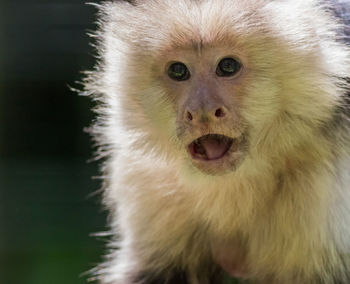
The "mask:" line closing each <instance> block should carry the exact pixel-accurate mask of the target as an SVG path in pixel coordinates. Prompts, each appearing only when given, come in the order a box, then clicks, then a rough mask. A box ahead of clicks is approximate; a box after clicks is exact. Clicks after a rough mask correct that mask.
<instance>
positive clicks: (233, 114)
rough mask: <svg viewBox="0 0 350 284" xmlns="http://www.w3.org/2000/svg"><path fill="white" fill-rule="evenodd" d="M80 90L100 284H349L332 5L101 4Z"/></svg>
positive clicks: (343, 105)
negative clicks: (100, 216)
mask: <svg viewBox="0 0 350 284" xmlns="http://www.w3.org/2000/svg"><path fill="white" fill-rule="evenodd" d="M98 8H99V12H98V19H99V20H98V28H97V31H96V32H95V33H94V38H95V39H96V42H97V58H98V60H97V63H96V67H95V68H94V69H93V70H92V71H90V72H88V73H87V76H86V77H85V79H84V81H83V83H84V91H83V92H85V93H86V94H88V95H91V97H92V98H93V100H94V101H96V107H95V109H94V111H95V112H96V113H97V119H96V121H95V122H94V123H93V125H92V126H91V132H92V135H93V139H94V140H95V142H96V144H97V145H98V146H97V151H96V152H97V154H96V155H97V158H101V159H102V162H101V172H102V176H103V204H104V206H105V207H106V208H107V209H108V211H109V214H110V217H109V226H110V231H111V234H112V237H111V240H110V243H109V246H108V253H107V255H106V256H105V261H104V263H103V264H101V265H100V266H98V267H97V268H96V272H95V275H94V277H95V278H96V279H97V280H98V281H100V283H103V284H153V283H189V284H196V283H200V284H206V283H208V284H209V283H214V284H215V283H222V282H223V281H224V279H226V278H225V277H227V275H228V276H230V277H235V278H239V279H242V280H244V281H245V280H248V281H251V282H250V283H258V284H266V283H269V284H292V283H293V284H295V283H298V284H340V283H343V284H345V283H350V131H349V130H350V121H349V97H348V93H349V80H348V78H349V74H350V72H349V71H350V50H349V47H348V45H347V42H346V40H345V33H344V31H345V28H346V25H345V24H344V21H342V19H341V16H339V15H340V14H339V11H341V10H339V9H338V8H339V6H336V5H335V1H320V0H245V1H241V0H230V1H220V0H178V1H170V0H147V1H146V0H132V1H121V0H119V1H117V0H115V1H106V2H103V3H102V4H99V5H98Z"/></svg>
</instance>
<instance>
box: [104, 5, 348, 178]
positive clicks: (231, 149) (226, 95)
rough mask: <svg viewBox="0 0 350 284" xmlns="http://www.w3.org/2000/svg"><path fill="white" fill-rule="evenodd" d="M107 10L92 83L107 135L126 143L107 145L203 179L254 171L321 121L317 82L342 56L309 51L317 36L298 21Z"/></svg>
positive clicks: (241, 9)
mask: <svg viewBox="0 0 350 284" xmlns="http://www.w3.org/2000/svg"><path fill="white" fill-rule="evenodd" d="M117 2H118V4H116V9H115V10H113V11H112V12H109V13H110V14H109V17H110V18H111V19H113V20H112V21H111V23H110V24H109V25H107V26H106V27H105V29H106V32H107V35H108V36H107V37H106V38H107V40H106V42H105V43H104V48H105V50H106V54H105V55H104V63H105V65H106V66H104V68H101V70H103V71H104V73H105V77H104V78H103V79H104V80H105V81H104V83H103V82H102V83H103V84H104V88H106V89H108V90H107V91H106V93H107V94H108V96H106V97H107V104H106V106H107V107H109V106H112V109H113V112H111V111H110V108H107V110H106V115H107V117H109V116H110V117H111V120H107V124H108V125H107V126H108V127H109V126H110V125H112V126H113V125H114V124H118V123H119V122H121V124H122V128H123V129H127V130H128V134H129V133H131V135H119V132H118V131H112V132H113V133H118V135H115V136H113V137H111V141H112V142H111V144H113V143H115V142H116V141H117V142H118V143H116V145H117V147H120V145H126V144H128V145H129V144H130V145H131V144H133V146H134V147H133V148H132V151H135V150H140V149H141V150H142V151H143V153H146V154H150V155H151V154H154V153H156V155H162V154H165V155H164V156H165V157H171V158H172V161H174V160H176V161H177V162H178V161H180V163H182V161H184V162H185V163H186V165H188V164H190V165H191V167H192V165H193V166H194V167H195V168H196V169H198V170H199V171H201V172H203V173H205V174H210V175H220V174H224V173H227V172H235V171H236V170H237V169H242V172H243V170H246V171H247V169H248V170H250V171H252V172H263V171H262V168H263V167H266V168H267V167H270V166H271V165H273V167H275V168H277V162H280V163H281V164H283V163H284V162H283V159H282V158H281V157H284V156H288V155H289V154H290V152H291V151H293V149H296V148H298V147H299V148H300V147H302V146H301V145H302V144H303V143H304V142H305V141H307V140H308V139H310V138H309V134H310V133H311V132H312V131H314V129H315V126H316V127H318V126H319V125H322V123H323V122H324V121H327V120H328V119H329V118H330V116H331V113H330V112H329V105H332V104H333V101H334V100H335V97H334V95H333V94H334V91H333V90H332V88H333V86H334V84H333V83H330V80H331V78H332V77H334V76H333V75H332V76H329V75H327V74H331V73H330V71H329V70H330V68H333V67H332V66H339V65H340V64H338V61H337V60H343V59H342V58H343V57H341V56H338V55H337V54H338V51H337V50H338V49H337V48H335V47H333V45H334V43H333V42H334V40H333V39H332V41H331V42H332V44H331V45H330V46H332V48H331V49H329V48H328V47H327V46H328V45H327V44H324V45H320V44H319V42H318V39H317V38H318V37H317V36H315V33H317V28H311V29H306V30H302V31H299V29H300V27H306V26H310V25H309V24H310V23H304V22H303V19H304V17H303V16H302V15H300V17H294V16H293V17H292V19H289V17H288V15H285V14H283V15H280V13H279V11H282V10H283V11H289V8H288V9H287V8H285V7H284V8H283V9H280V8H278V7H279V6H280V5H284V4H283V3H282V2H279V1H233V2H232V1H176V2H169V1H150V2H147V1H145V2H142V3H143V4H141V3H140V4H137V5H135V6H134V5H130V4H127V3H126V2H119V1H117ZM136 2H137V1H136ZM136 2H135V3H136ZM122 3H123V4H122ZM149 3H151V5H149ZM170 3H171V5H170ZM288 3H289V4H288V5H290V6H291V7H293V2H288ZM300 3H301V2H300ZM120 5H123V6H125V7H124V10H119V9H120V8H121V7H119V6H120ZM158 6H159V7H158ZM275 6H277V8H276V7H275ZM121 11H122V12H121ZM159 11H162V13H159ZM124 12H125V13H124ZM288 13H289V12H288ZM272 15H274V16H272ZM294 19H299V20H300V21H301V22H300V23H298V22H294V21H293V20H294ZM280 23H283V24H280ZM101 51H102V52H104V49H101ZM339 54H341V52H339ZM321 57H322V58H321ZM323 57H324V58H323ZM333 61H334V62H333ZM324 62H328V64H324ZM339 62H340V61H339ZM341 65H343V63H341ZM332 70H333V71H334V70H335V68H333V69H332ZM333 71H332V72H333ZM334 72H335V71H334ZM338 73H339V77H342V76H343V75H342V74H345V73H346V72H345V71H342V70H340V71H339V72H338ZM338 73H337V74H338ZM332 74H333V73H332ZM99 78H100V77H98V79H99ZM109 88H111V91H109ZM114 94H116V95H114ZM116 98H118V99H116ZM310 105H312V108H311V107H310ZM116 120H118V121H117V122H116ZM110 121H112V122H110ZM108 130H109V129H108ZM118 130H119V128H118ZM134 134H136V135H134ZM111 136H112V135H111ZM121 139H122V141H120V140H121ZM131 140H132V141H131ZM130 141H131V142H130ZM133 142H135V143H133ZM174 157H175V159H173V158H174ZM237 172H238V171H237ZM237 172H236V173H237Z"/></svg>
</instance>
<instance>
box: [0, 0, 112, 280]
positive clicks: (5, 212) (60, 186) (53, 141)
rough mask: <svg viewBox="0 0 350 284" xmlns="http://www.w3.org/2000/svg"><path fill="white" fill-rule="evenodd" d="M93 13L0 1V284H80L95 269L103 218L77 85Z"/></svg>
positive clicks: (65, 2)
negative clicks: (87, 273) (71, 88)
mask: <svg viewBox="0 0 350 284" xmlns="http://www.w3.org/2000/svg"><path fill="white" fill-rule="evenodd" d="M95 13H96V9H95V8H94V7H93V6H91V5H86V4H85V3H84V2H82V1H79V0H50V1H49V0H47V1H40V0H39V1H34V0H26V1H24V0H22V1H19V0H16V1H14V0H12V1H11V0H1V1H0V284H55V283H57V284H63V283H64V284H70V283H72V284H73V283H74V284H77V283H78V284H79V283H86V278H87V276H81V274H82V273H83V272H85V271H87V270H89V269H91V268H92V267H93V266H94V265H95V264H96V263H98V262H100V261H101V255H102V253H103V245H104V244H103V242H102V241H99V240H97V239H96V238H95V237H91V236H90V234H91V233H94V232H99V231H104V230H106V229H105V225H104V224H105V213H104V212H103V211H102V210H101V209H100V208H101V206H100V204H99V202H100V197H99V196H98V195H97V196H93V197H88V196H89V194H91V193H93V192H94V191H96V190H98V188H99V183H100V182H99V181H98V180H94V179H92V178H91V177H93V176H96V175H98V165H97V163H87V160H88V159H89V158H91V157H92V152H93V151H92V146H91V142H90V137H89V135H87V134H86V133H84V132H83V128H84V127H86V126H89V124H90V123H91V120H92V119H93V113H91V111H90V108H91V107H92V102H91V101H90V100H89V98H87V97H81V96H78V95H77V94H76V93H74V92H72V91H70V89H69V87H68V86H72V87H79V85H78V84H77V83H75V82H76V81H79V80H81V78H82V75H81V73H80V71H83V70H88V69H91V68H92V67H93V65H94V59H93V54H94V50H93V48H92V47H90V46H89V42H90V39H89V38H88V36H87V35H86V34H87V32H88V31H89V30H94V29H95V25H94V21H95Z"/></svg>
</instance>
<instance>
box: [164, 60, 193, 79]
mask: <svg viewBox="0 0 350 284" xmlns="http://www.w3.org/2000/svg"><path fill="white" fill-rule="evenodd" d="M168 76H169V77H170V78H171V79H173V80H175V81H184V80H187V79H188V78H190V72H189V71H188V69H187V67H186V65H185V64H183V63H181V62H175V63H173V64H171V65H170V66H169V68H168Z"/></svg>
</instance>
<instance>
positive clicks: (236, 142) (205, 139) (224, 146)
mask: <svg viewBox="0 0 350 284" xmlns="http://www.w3.org/2000/svg"><path fill="white" fill-rule="evenodd" d="M243 148H244V139H243V136H240V137H236V138H232V137H228V136H225V135H221V134H208V135H204V136H201V137H199V138H197V139H195V140H193V141H192V142H191V143H190V144H189V145H188V153H189V155H190V157H191V162H192V164H193V165H194V166H195V167H196V168H197V169H199V170H200V171H201V172H203V173H205V174H207V175H223V174H227V173H230V172H233V171H235V170H236V169H237V168H238V166H239V165H240V164H241V161H242V160H243V156H244V155H243Z"/></svg>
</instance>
